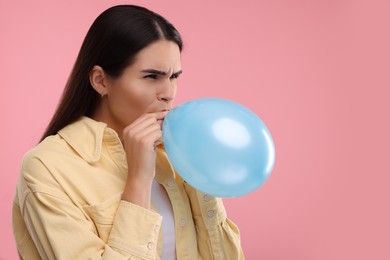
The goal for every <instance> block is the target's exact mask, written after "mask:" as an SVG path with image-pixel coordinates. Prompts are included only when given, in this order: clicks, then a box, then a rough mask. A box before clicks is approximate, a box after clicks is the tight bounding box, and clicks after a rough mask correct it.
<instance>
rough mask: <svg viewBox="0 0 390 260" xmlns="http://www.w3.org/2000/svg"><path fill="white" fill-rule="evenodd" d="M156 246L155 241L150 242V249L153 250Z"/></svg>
mask: <svg viewBox="0 0 390 260" xmlns="http://www.w3.org/2000/svg"><path fill="white" fill-rule="evenodd" d="M155 247H156V245H155V244H154V243H152V242H149V243H148V249H149V250H153V249H154V248H155Z"/></svg>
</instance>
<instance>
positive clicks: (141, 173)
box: [122, 112, 168, 208]
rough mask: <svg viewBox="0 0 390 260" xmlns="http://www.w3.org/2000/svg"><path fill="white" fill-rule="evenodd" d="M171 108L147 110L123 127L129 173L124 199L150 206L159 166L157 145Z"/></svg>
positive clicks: (159, 142) (146, 206)
mask: <svg viewBox="0 0 390 260" xmlns="http://www.w3.org/2000/svg"><path fill="white" fill-rule="evenodd" d="M167 113H168V112H156V113H147V114H143V115H142V116H140V117H139V118H138V119H136V120H135V121H134V122H133V123H132V124H131V125H129V126H127V127H126V128H125V129H123V135H122V139H123V140H122V142H123V145H124V148H125V151H126V159H127V165H128V176H127V182H126V186H125V190H124V193H123V196H122V199H124V200H127V201H130V202H132V203H135V204H138V205H140V206H142V207H145V208H150V198H151V186H152V181H153V178H154V176H155V171H156V170H155V169H156V146H157V145H159V144H161V143H162V142H161V138H162V130H161V125H162V120H163V118H164V117H165V115H166V114H167Z"/></svg>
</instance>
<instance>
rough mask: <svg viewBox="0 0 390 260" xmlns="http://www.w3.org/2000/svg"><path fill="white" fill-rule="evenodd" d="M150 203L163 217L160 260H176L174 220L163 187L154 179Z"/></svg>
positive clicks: (169, 202)
mask: <svg viewBox="0 0 390 260" xmlns="http://www.w3.org/2000/svg"><path fill="white" fill-rule="evenodd" d="M152 201H153V203H154V205H155V206H156V208H157V210H158V212H159V213H160V215H162V217H163V220H162V227H161V228H162V244H163V245H162V255H161V260H171V259H174V260H176V238H175V219H174V216H173V209H172V204H171V201H170V200H169V197H168V194H167V192H166V191H165V189H164V187H163V186H162V185H161V184H159V183H158V182H157V181H156V180H155V179H154V180H153V184H152Z"/></svg>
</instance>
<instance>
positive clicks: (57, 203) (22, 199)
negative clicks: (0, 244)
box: [17, 160, 162, 260]
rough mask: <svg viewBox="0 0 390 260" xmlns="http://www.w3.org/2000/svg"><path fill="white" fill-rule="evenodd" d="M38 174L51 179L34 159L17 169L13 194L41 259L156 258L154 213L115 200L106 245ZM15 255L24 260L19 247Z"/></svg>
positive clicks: (157, 228) (52, 182) (157, 223)
mask: <svg viewBox="0 0 390 260" xmlns="http://www.w3.org/2000/svg"><path fill="white" fill-rule="evenodd" d="M39 176H50V172H49V171H48V170H47V169H46V168H45V166H44V165H43V164H42V163H41V162H40V161H39V160H32V161H30V162H29V163H28V167H27V168H24V169H23V168H22V176H21V179H20V180H19V183H18V190H17V192H18V204H19V207H20V211H21V216H22V219H23V221H24V224H25V225H26V227H27V230H28V233H29V235H30V236H31V238H32V240H33V242H34V244H35V246H36V249H37V251H38V252H39V254H40V256H41V258H42V259H119V260H120V259H156V258H158V256H157V252H156V250H157V241H158V233H159V231H160V227H161V222H162V217H161V216H160V215H159V214H157V213H155V212H153V211H150V210H147V209H144V208H142V207H139V206H137V205H135V204H132V203H129V202H126V201H120V203H119V205H118V203H117V204H116V207H117V211H116V214H115V216H113V218H114V221H113V224H112V223H111V225H112V226H109V227H108V228H110V229H111V232H109V236H108V240H107V243H106V242H104V241H103V240H102V239H101V238H100V237H99V235H98V232H96V228H95V226H94V223H93V222H92V221H91V220H90V219H89V218H88V216H87V215H86V214H85V213H83V211H82V210H81V209H80V207H78V206H77V205H76V204H75V203H74V202H73V201H71V199H70V198H69V197H68V196H66V194H65V193H63V192H61V190H60V189H59V187H58V184H57V183H56V182H55V180H50V178H47V177H44V178H47V179H46V180H42V178H40V177H39ZM56 186H57V187H56ZM100 224H103V225H104V224H105V223H100ZM21 251H22V252H21ZM19 253H20V254H21V256H22V257H23V249H22V250H21V249H20V248H19ZM27 257H28V256H27ZM27 259H28V258H27Z"/></svg>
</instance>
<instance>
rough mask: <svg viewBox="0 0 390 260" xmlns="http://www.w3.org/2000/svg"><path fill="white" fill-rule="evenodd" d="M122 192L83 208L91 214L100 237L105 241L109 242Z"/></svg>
mask: <svg viewBox="0 0 390 260" xmlns="http://www.w3.org/2000/svg"><path fill="white" fill-rule="evenodd" d="M121 197H122V194H121V193H120V194H117V195H115V196H113V197H111V198H109V199H108V200H106V201H104V202H102V203H100V204H96V205H87V206H84V207H83V209H84V210H85V212H86V213H87V214H88V215H89V216H90V218H91V219H92V221H93V222H94V225H95V227H96V230H97V233H98V235H99V237H100V238H101V239H102V240H103V241H104V242H105V243H107V242H108V237H109V235H110V232H111V229H112V225H113V223H114V219H115V215H116V212H117V210H118V207H119V203H120V201H121Z"/></svg>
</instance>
